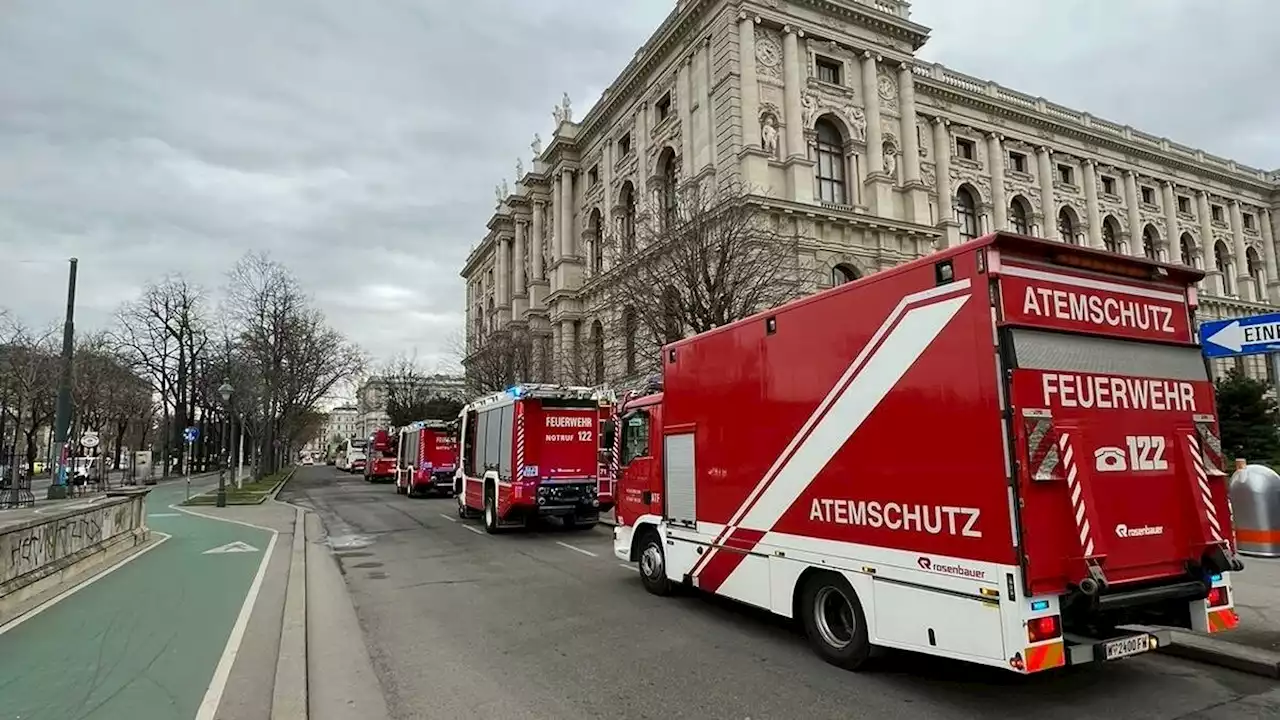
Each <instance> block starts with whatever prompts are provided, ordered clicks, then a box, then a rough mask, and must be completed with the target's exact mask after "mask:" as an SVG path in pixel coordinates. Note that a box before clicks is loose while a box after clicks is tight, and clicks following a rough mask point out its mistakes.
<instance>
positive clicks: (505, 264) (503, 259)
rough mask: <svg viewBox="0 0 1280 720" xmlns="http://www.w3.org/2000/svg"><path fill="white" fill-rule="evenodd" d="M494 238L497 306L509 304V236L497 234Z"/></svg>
mask: <svg viewBox="0 0 1280 720" xmlns="http://www.w3.org/2000/svg"><path fill="white" fill-rule="evenodd" d="M496 240H497V242H496V243H495V244H494V245H495V247H494V254H495V255H497V258H496V260H495V262H494V265H496V266H497V267H496V268H495V273H496V274H497V276H498V307H507V306H509V305H510V304H511V238H510V237H508V236H506V235H499V236H498V237H497V238H496Z"/></svg>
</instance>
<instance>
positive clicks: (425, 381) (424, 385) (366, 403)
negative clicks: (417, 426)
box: [355, 374, 466, 437]
mask: <svg viewBox="0 0 1280 720" xmlns="http://www.w3.org/2000/svg"><path fill="white" fill-rule="evenodd" d="M392 382H404V380H401V379H391V378H387V377H385V376H381V375H374V376H373V377H370V378H369V379H367V380H365V381H364V382H363V383H361V384H360V387H359V388H358V389H357V390H356V408H355V410H356V416H357V419H356V427H357V429H358V431H359V435H360V436H361V437H363V436H366V435H369V434H371V433H372V432H373V431H374V430H376V429H377V428H380V427H386V426H387V425H389V424H390V423H391V417H390V416H389V415H387V391H388V387H389V384H390V383H392ZM415 382H416V384H417V385H418V389H419V392H421V393H422V394H423V395H424V396H428V397H430V396H438V397H445V398H450V399H454V400H465V399H466V395H465V393H466V381H465V378H463V377H462V376H460V375H443V374H436V375H425V376H423V377H421V378H417V379H416V381H415Z"/></svg>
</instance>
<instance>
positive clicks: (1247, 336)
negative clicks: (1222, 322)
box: [1205, 320, 1280, 352]
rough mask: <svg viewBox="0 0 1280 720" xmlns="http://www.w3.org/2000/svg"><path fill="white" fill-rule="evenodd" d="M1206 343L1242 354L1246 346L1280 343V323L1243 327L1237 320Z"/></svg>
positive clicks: (1210, 337)
mask: <svg viewBox="0 0 1280 720" xmlns="http://www.w3.org/2000/svg"><path fill="white" fill-rule="evenodd" d="M1205 341H1206V342H1210V343H1213V344H1214V345H1217V346H1219V347H1224V348H1226V349H1228V350H1230V351H1231V352H1240V351H1241V350H1243V349H1244V347H1245V346H1246V345H1267V344H1270V343H1280V322H1269V323H1259V324H1257V325H1248V326H1243V325H1241V324H1240V321H1239V320H1235V321H1232V322H1231V323H1230V324H1229V325H1227V326H1226V327H1224V328H1222V329H1221V330H1219V331H1218V332H1216V333H1214V334H1212V335H1210V336H1209V337H1208V338H1206V339H1205Z"/></svg>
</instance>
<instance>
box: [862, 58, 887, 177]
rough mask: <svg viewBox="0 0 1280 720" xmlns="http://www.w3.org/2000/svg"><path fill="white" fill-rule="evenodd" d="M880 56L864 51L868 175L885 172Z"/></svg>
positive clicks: (864, 99) (863, 93)
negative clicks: (878, 73)
mask: <svg viewBox="0 0 1280 720" xmlns="http://www.w3.org/2000/svg"><path fill="white" fill-rule="evenodd" d="M880 59H881V58H880V56H879V55H876V54H873V53H872V52H870V51H867V52H864V53H862V101H863V104H864V105H866V108H865V110H866V113H867V175H868V176H870V175H878V174H882V173H884V136H883V134H882V133H881V130H880V85H879V76H878V75H877V74H876V63H878V62H879V61H880Z"/></svg>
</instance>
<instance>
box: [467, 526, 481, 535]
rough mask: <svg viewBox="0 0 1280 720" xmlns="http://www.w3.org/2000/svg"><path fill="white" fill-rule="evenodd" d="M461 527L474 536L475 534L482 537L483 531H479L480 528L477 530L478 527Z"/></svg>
mask: <svg viewBox="0 0 1280 720" xmlns="http://www.w3.org/2000/svg"><path fill="white" fill-rule="evenodd" d="M462 527H464V528H466V529H468V530H470V531H471V532H473V533H475V534H477V535H483V534H484V531H483V530H481V529H480V528H478V527H472V526H470V525H463V526H462Z"/></svg>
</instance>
